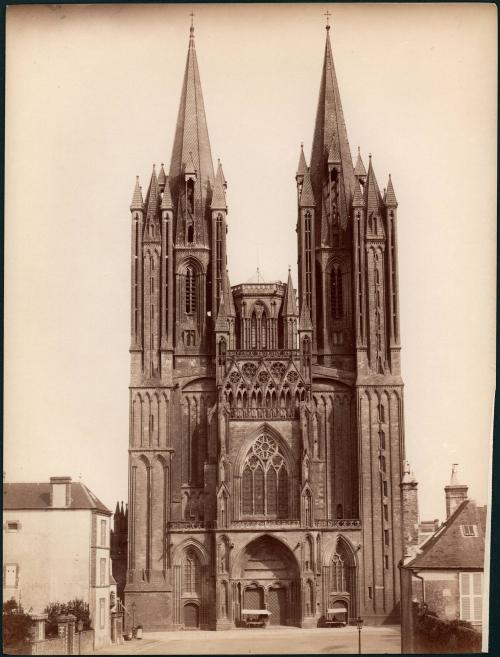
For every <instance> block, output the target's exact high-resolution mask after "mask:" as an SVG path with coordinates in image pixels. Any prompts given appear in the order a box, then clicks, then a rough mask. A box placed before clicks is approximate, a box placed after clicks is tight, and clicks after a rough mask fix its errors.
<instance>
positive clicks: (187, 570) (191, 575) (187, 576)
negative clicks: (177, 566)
mask: <svg viewBox="0 0 500 657" xmlns="http://www.w3.org/2000/svg"><path fill="white" fill-rule="evenodd" d="M182 590H183V593H197V594H199V593H200V591H201V565H200V561H199V559H198V557H197V555H196V553H195V551H194V550H193V549H189V550H187V551H186V554H185V557H184V564H183V580H182Z"/></svg>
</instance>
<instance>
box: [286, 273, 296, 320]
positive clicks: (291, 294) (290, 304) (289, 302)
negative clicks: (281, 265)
mask: <svg viewBox="0 0 500 657" xmlns="http://www.w3.org/2000/svg"><path fill="white" fill-rule="evenodd" d="M283 315H284V316H295V317H298V316H299V313H298V310H297V301H296V299H295V290H294V289H293V283H292V273H291V271H290V267H289V268H288V281H287V284H286V295H285V302H284V304H283Z"/></svg>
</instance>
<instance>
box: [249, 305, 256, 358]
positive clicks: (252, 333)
mask: <svg viewBox="0 0 500 657" xmlns="http://www.w3.org/2000/svg"><path fill="white" fill-rule="evenodd" d="M250 349H257V317H256V316H255V311H254V312H253V313H252V318H251V319H250Z"/></svg>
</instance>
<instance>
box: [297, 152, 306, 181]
mask: <svg viewBox="0 0 500 657" xmlns="http://www.w3.org/2000/svg"><path fill="white" fill-rule="evenodd" d="M307 170H308V169H307V163H306V156H305V155H304V144H303V143H301V144H300V155H299V164H298V166H297V173H296V174H295V180H296V181H297V182H299V179H300V181H302V180H304V176H305V175H306V173H307Z"/></svg>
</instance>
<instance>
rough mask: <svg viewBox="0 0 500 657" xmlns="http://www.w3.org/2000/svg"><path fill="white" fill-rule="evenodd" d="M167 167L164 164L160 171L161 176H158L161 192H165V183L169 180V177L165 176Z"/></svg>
mask: <svg viewBox="0 0 500 657" xmlns="http://www.w3.org/2000/svg"><path fill="white" fill-rule="evenodd" d="M164 167H165V165H164V164H163V162H162V163H161V169H160V175H159V176H158V187H159V188H160V192H163V188H164V187H165V181H166V180H167V176H166V174H165V168H164Z"/></svg>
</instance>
